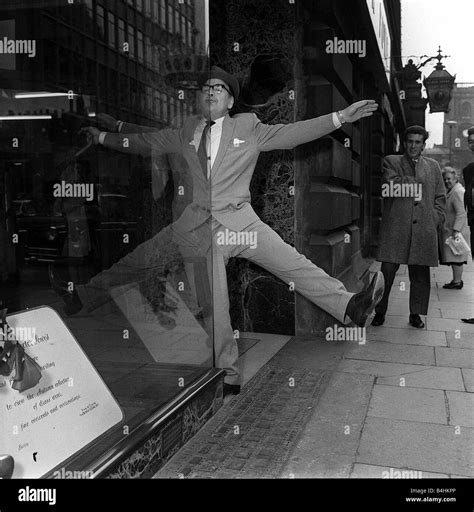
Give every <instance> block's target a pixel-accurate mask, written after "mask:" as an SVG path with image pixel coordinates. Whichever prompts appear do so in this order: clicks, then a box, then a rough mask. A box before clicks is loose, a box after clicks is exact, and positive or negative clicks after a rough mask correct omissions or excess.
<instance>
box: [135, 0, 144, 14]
mask: <svg viewBox="0 0 474 512" xmlns="http://www.w3.org/2000/svg"><path fill="white" fill-rule="evenodd" d="M136 2H137V11H140V12H142V11H143V0H136Z"/></svg>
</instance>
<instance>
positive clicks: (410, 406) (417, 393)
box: [367, 384, 462, 425]
mask: <svg viewBox="0 0 474 512" xmlns="http://www.w3.org/2000/svg"><path fill="white" fill-rule="evenodd" d="M461 394H462V393H461ZM367 416H375V417H378V418H393V419H399V420H406V421H419V422H426V423H441V424H443V425H447V424H448V414H447V410H446V405H445V396H444V392H443V391H441V390H439V389H421V388H406V387H400V386H399V387H396V386H384V385H379V384H377V385H375V386H374V389H373V391H372V398H371V400H370V405H369V411H368V413H367Z"/></svg>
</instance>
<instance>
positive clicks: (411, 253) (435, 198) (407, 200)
mask: <svg viewBox="0 0 474 512" xmlns="http://www.w3.org/2000/svg"><path fill="white" fill-rule="evenodd" d="M382 173H383V175H382V185H384V184H385V186H386V188H388V187H389V186H390V182H392V189H396V188H397V187H396V186H399V185H403V184H410V183H411V184H418V185H419V186H420V189H419V190H421V200H420V201H417V198H416V197H413V196H412V197H392V196H390V197H384V198H383V212H382V223H381V227H380V244H379V251H378V257H377V259H378V261H386V262H391V263H400V264H408V265H426V266H429V267H437V266H438V226H439V225H441V224H442V223H443V221H444V216H445V213H444V211H445V205H446V189H445V186H444V182H443V178H442V175H441V169H440V168H439V165H438V162H436V160H432V159H431V158H425V157H423V156H421V157H420V158H419V159H418V162H417V163H416V165H414V164H413V163H412V162H411V161H410V159H409V158H408V156H406V155H391V156H387V157H385V158H384V161H383V171H382ZM395 185H396V186H395ZM399 188H401V187H399Z"/></svg>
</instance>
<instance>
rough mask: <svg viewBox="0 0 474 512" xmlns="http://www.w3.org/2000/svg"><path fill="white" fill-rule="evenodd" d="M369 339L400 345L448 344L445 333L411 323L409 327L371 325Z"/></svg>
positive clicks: (443, 345) (437, 345)
mask: <svg viewBox="0 0 474 512" xmlns="http://www.w3.org/2000/svg"><path fill="white" fill-rule="evenodd" d="M386 318H388V317H386ZM367 341H385V342H387V343H398V344H400V345H424V346H430V347H446V346H447V341H446V335H445V334H444V333H442V332H428V331H427V330H424V329H415V328H414V327H412V326H410V325H409V326H408V328H407V329H400V328H395V327H390V326H387V325H385V324H384V325H381V326H379V327H370V328H368V329H367Z"/></svg>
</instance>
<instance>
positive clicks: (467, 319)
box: [461, 318, 474, 324]
mask: <svg viewBox="0 0 474 512" xmlns="http://www.w3.org/2000/svg"><path fill="white" fill-rule="evenodd" d="M461 320H462V321H463V322H464V323H466V324H474V318H461Z"/></svg>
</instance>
